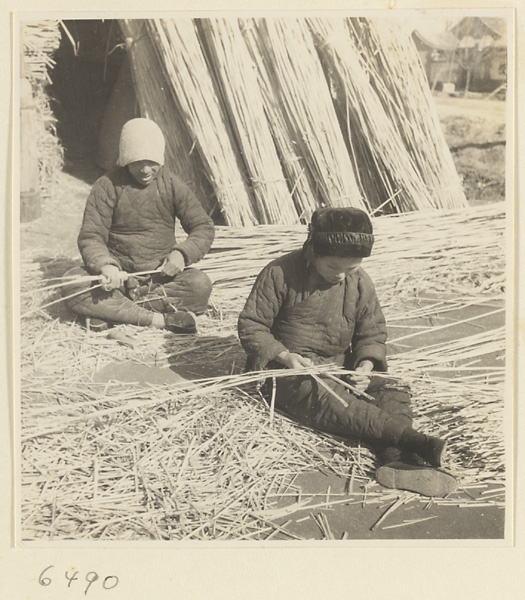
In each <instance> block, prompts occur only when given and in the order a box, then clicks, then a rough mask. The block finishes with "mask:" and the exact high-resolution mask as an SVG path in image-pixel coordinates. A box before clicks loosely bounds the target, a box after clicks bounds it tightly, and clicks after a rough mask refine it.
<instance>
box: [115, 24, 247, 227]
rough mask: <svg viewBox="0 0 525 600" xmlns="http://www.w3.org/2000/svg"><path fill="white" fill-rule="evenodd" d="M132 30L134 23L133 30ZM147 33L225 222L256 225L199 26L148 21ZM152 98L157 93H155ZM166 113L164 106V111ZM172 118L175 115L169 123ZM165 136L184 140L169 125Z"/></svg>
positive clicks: (164, 81)
mask: <svg viewBox="0 0 525 600" xmlns="http://www.w3.org/2000/svg"><path fill="white" fill-rule="evenodd" d="M129 24H130V22H129V21H128V22H127V26H129ZM124 27H126V25H125V26H124ZM143 31H144V34H143V35H146V36H150V37H151V38H152V40H154V45H155V46H156V49H157V52H158V56H159V57H160V59H161V61H162V65H163V76H162V79H163V81H162V85H161V88H162V87H164V88H165V89H166V90H167V93H168V94H169V95H170V96H171V98H172V101H173V102H174V103H175V104H176V106H177V109H178V111H179V114H180V116H181V119H182V120H183V122H184V123H185V126H186V127H187V129H188V133H189V136H190V138H191V139H192V144H193V150H192V152H196V153H198V154H199V158H200V161H201V163H202V165H203V166H204V169H203V170H204V174H205V175H206V177H207V178H208V179H209V181H210V184H211V186H212V187H213V190H214V193H215V195H216V197H217V200H218V203H219V206H220V208H221V211H222V213H223V217H224V221H225V222H226V224H236V225H239V226H242V225H253V224H254V223H256V222H257V219H256V217H255V215H254V211H253V207H252V204H251V200H250V195H249V193H248V190H247V188H246V181H245V176H244V173H243V165H242V162H241V160H240V157H239V156H238V153H237V152H236V151H235V141H234V138H233V136H232V133H231V130H230V128H229V126H228V123H227V118H226V116H225V115H224V113H223V111H222V109H221V106H220V104H219V99H218V96H217V91H216V88H215V86H214V83H213V80H212V77H211V74H210V72H209V69H208V66H207V64H206V60H205V57H204V55H203V52H202V47H201V44H200V42H199V39H198V37H197V34H196V31H195V26H194V23H193V21H192V20H191V19H154V20H148V21H144V30H143ZM136 42H139V43H140V41H139V40H136ZM132 47H133V46H132ZM136 47H137V46H136ZM137 48H138V47H137ZM139 53H140V51H139V50H137V54H139ZM150 93H151V94H153V93H155V92H154V91H153V90H150ZM150 99H151V95H150ZM166 109H167V107H166V106H163V110H166ZM169 118H170V114H168V115H167V117H166V120H168V119H169ZM164 133H165V135H166V137H167V138H170V137H171V136H176V135H178V132H177V130H175V131H173V130H171V129H170V127H169V124H168V129H167V130H166V131H165V132H164Z"/></svg>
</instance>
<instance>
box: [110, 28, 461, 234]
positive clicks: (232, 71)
mask: <svg viewBox="0 0 525 600" xmlns="http://www.w3.org/2000/svg"><path fill="white" fill-rule="evenodd" d="M122 28H123V31H124V33H125V35H126V37H127V38H128V40H129V42H130V44H129V47H130V49H131V54H132V57H133V62H134V64H135V65H136V68H135V83H136V86H137V93H138V96H139V99H140V104H141V108H142V112H143V113H144V114H146V115H147V114H151V115H152V116H154V117H155V119H156V120H158V121H159V122H161V125H162V126H163V128H164V129H165V131H166V132H167V138H168V145H170V143H171V144H172V146H174V152H173V155H174V156H173V160H174V161H177V157H181V165H182V166H181V169H182V170H183V169H184V165H185V164H186V163H188V162H189V163H194V162H195V159H194V158H193V157H190V156H189V155H190V154H192V153H193V154H194V155H197V156H198V162H199V165H200V166H202V171H203V173H204V175H205V176H206V177H207V178H208V180H209V182H210V184H211V186H212V188H213V191H214V193H215V196H216V198H217V202H218V204H219V206H220V208H221V210H222V211H223V215H224V220H225V222H226V224H227V225H230V226H244V225H251V224H254V223H256V222H257V223H273V224H276V223H287V224H293V223H295V222H297V221H298V219H299V218H301V217H302V218H303V220H305V219H306V220H307V218H308V215H309V214H310V213H311V211H312V210H314V209H315V208H317V207H318V206H320V205H323V204H324V205H329V206H349V205H351V206H358V207H361V208H364V209H366V210H368V211H369V212H379V211H381V210H382V211H383V212H405V211H410V210H416V209H427V208H440V207H446V208H449V209H450V208H454V207H460V206H465V205H466V200H465V197H464V194H463V192H462V190H461V183H460V181H459V178H458V176H457V174H456V171H455V167H454V165H453V162H452V158H451V156H450V152H449V150H448V148H447V146H446V144H445V141H444V137H443V134H442V132H441V129H440V126H439V122H438V120H437V116H436V112H435V109H434V107H433V106H432V100H431V98H430V92H429V90H428V85H427V82H426V80H425V77H424V74H423V72H422V70H421V67H420V65H419V61H418V57H417V54H416V52H415V49H414V48H413V47H412V42H411V40H410V39H408V38H407V39H405V38H404V37H403V35H402V33H401V32H400V31H399V30H398V29H397V28H396V27H395V26H394V25H389V24H385V23H384V22H383V21H381V20H378V19H376V20H374V19H364V18H355V19H342V18H340V19H320V18H312V19H291V18H280V19H273V18H272V19H262V18H261V19H194V20H192V19H156V20H152V21H150V20H148V21H131V20H128V21H122ZM314 41H315V42H314ZM159 90H160V91H159ZM332 92H333V94H332ZM172 114H173V115H174V116H173V123H171V122H170V119H171V118H172ZM179 135H180V136H181V137H182V138H184V139H183V141H181V142H180V143H179V145H178V147H177V148H175V143H173V142H170V141H169V140H175V139H178V136H179ZM188 146H190V147H189V148H188ZM188 168H189V171H190V178H193V177H194V175H192V174H191V173H192V169H193V171H194V170H195V168H194V166H191V165H190V166H189V167H188ZM208 196H209V192H208Z"/></svg>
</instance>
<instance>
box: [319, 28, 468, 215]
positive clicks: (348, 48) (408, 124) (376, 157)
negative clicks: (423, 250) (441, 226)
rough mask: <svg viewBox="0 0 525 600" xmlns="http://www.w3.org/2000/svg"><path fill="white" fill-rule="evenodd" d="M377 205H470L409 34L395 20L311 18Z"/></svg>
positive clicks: (358, 167) (369, 193)
mask: <svg viewBox="0 0 525 600" xmlns="http://www.w3.org/2000/svg"><path fill="white" fill-rule="evenodd" d="M308 23H309V26H310V29H311V31H312V33H313V35H314V37H315V40H316V44H317V48H318V51H319V54H320V57H321V59H322V62H323V64H324V66H325V70H326V72H327V76H328V77H329V79H330V80H331V81H332V82H333V85H334V87H335V89H336V100H335V101H336V104H337V107H338V114H339V116H340V118H341V119H342V120H343V122H344V123H345V124H346V125H345V127H343V131H345V133H346V134H347V142H348V144H349V146H350V147H351V149H352V150H351V152H352V154H353V156H354V157H355V165H356V172H357V173H358V176H359V181H360V184H361V186H362V188H363V190H364V193H365V194H366V195H367V196H368V197H369V198H371V199H373V200H372V202H373V205H374V208H375V210H376V211H377V210H378V208H379V207H384V209H385V210H386V211H387V212H391V210H392V208H393V209H395V211H399V212H405V211H410V210H417V209H427V208H434V207H439V208H445V207H446V208H455V207H462V206H466V205H467V201H466V198H465V195H464V193H463V191H462V187H461V182H460V180H459V177H458V175H457V172H456V169H455V167H454V164H453V161H452V157H451V155H450V151H449V149H448V147H447V145H446V143H445V139H444V136H443V133H442V130H441V127H440V124H439V121H438V119H437V114H436V111H435V108H434V106H433V105H432V98H431V97H430V93H429V90H428V84H427V82H426V79H425V75H424V73H423V70H422V68H421V65H420V63H419V60H418V57H417V52H416V49H415V47H414V45H413V43H412V41H411V40H410V39H409V38H408V37H407V36H404V35H403V34H402V33H401V31H400V28H399V25H398V24H396V23H395V22H394V21H393V20H392V19H381V18H377V19H369V18H366V19H365V18H350V19H320V18H315V19H308Z"/></svg>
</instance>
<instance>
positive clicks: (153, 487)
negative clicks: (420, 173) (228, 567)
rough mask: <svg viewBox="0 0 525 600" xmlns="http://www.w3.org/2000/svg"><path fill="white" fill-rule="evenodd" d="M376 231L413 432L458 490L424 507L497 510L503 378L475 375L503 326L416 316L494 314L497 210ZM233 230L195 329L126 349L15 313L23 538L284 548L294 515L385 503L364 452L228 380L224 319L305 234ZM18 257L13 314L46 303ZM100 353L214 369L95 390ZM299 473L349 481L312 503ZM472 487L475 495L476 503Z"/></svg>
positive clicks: (138, 334) (30, 268) (141, 334)
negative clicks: (428, 439) (19, 292)
mask: <svg viewBox="0 0 525 600" xmlns="http://www.w3.org/2000/svg"><path fill="white" fill-rule="evenodd" d="M375 229H376V231H377V238H378V241H377V248H376V251H375V253H374V255H373V257H372V258H371V259H370V260H369V261H368V266H367V270H368V271H369V272H370V273H373V277H374V279H375V281H376V283H377V287H378V289H379V290H380V297H382V298H383V299H384V300H383V305H384V307H385V313H386V316H387V321H389V322H390V323H391V324H393V326H394V327H393V331H394V333H393V334H392V335H391V337H393V338H395V337H397V338H398V340H401V341H398V345H397V346H396V348H397V349H398V354H396V355H394V356H392V357H391V359H390V365H391V373H392V374H393V375H395V376H398V377H401V378H402V379H403V380H405V381H408V382H409V383H410V385H411V387H412V390H413V393H414V408H415V414H416V424H417V425H418V426H421V427H422V428H424V429H425V430H426V431H428V432H432V433H435V434H438V435H441V436H443V437H446V438H447V439H448V440H449V447H450V453H449V454H450V461H449V463H448V464H447V465H446V466H447V468H448V469H450V470H451V471H452V472H454V473H455V474H456V475H457V476H458V479H459V482H460V489H459V490H458V492H456V493H454V494H453V495H451V496H449V497H448V498H446V499H443V500H440V501H435V502H436V503H441V504H449V505H454V506H465V505H468V506H471V507H476V506H477V507H484V506H502V505H503V502H504V493H505V490H504V487H505V452H504V436H503V432H502V419H503V388H502V385H503V382H504V369H503V365H502V364H500V363H498V361H494V360H493V359H492V362H489V363H488V366H486V364H487V362H486V359H487V358H488V359H490V357H491V356H492V355H493V354H494V352H495V348H497V349H498V352H500V353H501V354H502V355H503V352H504V342H505V333H504V330H503V328H502V327H501V326H499V325H494V326H493V327H492V328H490V327H485V328H486V329H487V330H486V331H484V330H483V331H480V332H479V333H478V332H476V333H474V334H472V335H468V336H467V337H457V338H455V337H454V335H452V336H451V339H450V340H449V341H447V342H443V343H439V344H438V343H435V342H433V343H431V344H430V345H429V344H428V337H427V338H424V337H419V336H424V335H426V336H428V335H429V333H432V331H433V328H432V326H431V325H428V324H427V325H426V326H421V325H418V323H421V319H425V318H427V317H429V316H431V317H432V318H433V319H434V322H436V323H437V324H438V325H437V328H439V327H441V326H442V324H447V325H448V324H449V323H448V322H447V321H445V320H444V319H446V318H447V316H448V315H449V314H450V312H451V311H452V310H457V309H458V308H462V307H465V306H468V305H473V304H476V305H479V306H480V307H482V308H484V307H487V311H486V312H487V313H488V312H491V311H492V310H497V309H498V308H500V307H502V300H503V293H504V287H503V286H504V256H505V255H504V252H502V245H503V241H504V240H503V233H504V211H503V206H501V205H493V206H488V207H485V208H476V209H470V210H462V211H455V212H452V213H447V214H443V213H432V214H431V215H424V214H422V213H418V214H414V215H402V216H395V217H394V216H389V217H380V218H378V219H376V220H375ZM238 233H240V232H237V231H235V230H233V231H230V230H227V229H219V231H218V236H217V244H216V245H215V250H216V251H215V252H214V253H212V254H209V255H208V256H207V257H206V259H205V260H204V261H203V263H202V267H203V268H205V269H206V270H207V272H208V273H209V274H210V275H211V276H212V278H213V279H214V280H215V282H216V287H215V292H214V304H215V307H216V310H214V311H211V312H210V313H209V314H208V315H206V316H203V317H199V325H200V331H201V334H200V336H190V337H186V338H184V339H180V338H176V337H174V336H171V335H170V334H167V333H164V332H161V331H154V330H151V331H150V330H143V329H140V328H134V327H124V329H125V330H126V331H127V332H128V333H129V334H130V335H131V336H133V337H134V340H135V342H136V343H135V348H128V347H125V346H120V345H118V344H117V343H116V342H115V341H113V340H109V339H107V338H106V337H105V335H104V334H95V333H87V334H86V332H85V331H83V330H82V328H81V327H80V326H79V325H78V324H77V323H75V322H72V321H69V320H67V319H62V320H60V319H57V318H53V317H51V316H49V315H47V316H46V315H45V314H43V313H39V314H37V315H36V316H35V317H34V318H29V319H27V320H24V321H23V331H22V357H21V358H22V360H21V365H22V381H21V385H22V400H21V430H20V435H21V447H22V452H21V476H22V497H21V501H22V537H23V538H24V539H26V540H52V539H54V540H64V539H70V540H100V539H103V540H144V539H153V540H226V539H247V540H261V539H268V538H270V539H275V538H277V539H295V537H296V534H295V533H293V526H292V525H293V523H294V519H296V518H297V516H298V514H300V515H301V517H302V516H303V515H304V512H300V511H304V510H305V509H309V510H310V511H312V510H317V509H319V510H321V508H322V509H325V508H327V507H335V506H337V505H338V504H341V503H345V504H355V505H356V509H357V507H358V506H359V505H362V504H363V503H366V504H368V503H381V504H383V503H385V502H393V501H395V500H396V499H397V498H398V497H399V493H398V492H395V491H385V490H382V489H381V488H380V487H379V486H377V484H373V483H372V482H371V477H373V471H374V466H375V459H374V456H373V454H372V453H371V452H370V451H369V450H368V449H367V448H366V447H362V446H356V445H353V444H347V443H344V442H342V441H340V440H337V439H334V438H332V437H330V436H324V435H322V434H318V433H314V432H311V431H309V430H307V429H305V428H302V427H300V426H298V425H296V424H293V423H291V422H290V421H288V420H287V419H286V418H284V417H281V416H280V415H278V414H275V415H272V414H271V411H270V410H269V408H268V407H267V406H266V405H265V404H264V402H263V401H262V400H261V398H260V397H259V395H258V392H257V390H256V387H255V381H256V380H257V379H260V378H261V377H263V375H261V374H254V375H253V374H252V375H247V374H240V373H239V371H240V366H241V364H242V362H241V361H242V356H243V353H242V350H241V349H240V347H239V344H238V343H237V341H236V339H235V323H236V315H237V313H238V311H239V310H240V308H241V307H242V303H243V301H244V299H245V297H246V295H247V292H248V290H249V287H250V286H251V282H252V280H253V277H254V276H255V274H256V273H257V272H258V271H259V269H260V268H261V266H262V264H263V263H266V262H267V261H268V260H269V259H270V258H272V257H273V255H274V254H281V252H282V251H285V250H288V249H293V248H296V247H299V246H300V244H301V243H302V242H303V241H304V238H305V228H299V227H297V228H295V229H291V228H288V229H285V228H272V227H258V228H255V229H254V230H251V231H244V237H243V236H241V235H237V234H238ZM263 248H265V249H267V250H268V252H267V253H266V257H265V258H261V254H262V252H263ZM30 260H31V257H26V258H25V259H24V265H23V269H22V275H23V291H24V292H25V291H30V290H31V291H32V294H33V298H32V299H31V295H24V296H23V299H24V304H25V307H24V310H25V309H27V308H29V307H30V306H31V302H37V301H40V302H41V301H42V300H43V299H44V298H45V299H50V298H53V294H54V293H55V292H54V290H48V291H42V292H38V287H44V286H45V285H46V282H45V279H43V277H42V271H41V270H40V269H39V268H38V267H37V266H36V265H35V264H34V263H31V262H30ZM484 270H486V273H483V271H484ZM230 276H231V277H232V281H231V282H230V280H229V277H230ZM397 283H399V285H397V287H396V284H397ZM444 291H446V292H447V295H446V296H445V295H444V294H443V292H444ZM432 292H436V294H433V293H432ZM451 296H452V297H451ZM489 303H490V304H491V306H490V307H489ZM492 305H493V306H494V308H492ZM440 319H443V321H441V320H440ZM414 323H416V324H415V325H414ZM399 324H403V325H404V326H406V325H407V324H408V327H409V333H408V334H406V335H410V336H412V337H411V342H417V341H418V340H425V339H426V340H427V341H425V342H423V341H422V342H421V343H419V346H418V347H416V348H414V347H413V346H412V348H408V349H407V350H406V351H403V352H399V348H402V344H403V343H405V341H408V340H407V338H406V335H401V336H400V335H397V334H395V331H396V327H395V326H396V325H399ZM411 325H413V327H414V328H413V329H410V326H411ZM456 325H458V323H456ZM434 329H436V328H434ZM403 337H405V340H402V339H401V338H403ZM431 338H432V336H431ZM225 357H226V358H225ZM481 359H483V360H484V362H483V363H478V362H476V361H479V360H481ZM234 360H235V361H236V368H235V369H232V368H231V367H232V363H233V361H234ZM115 361H117V362H123V361H134V362H136V363H137V364H138V363H143V364H146V365H156V366H158V367H164V368H168V367H169V366H172V367H173V368H174V369H175V370H176V369H177V367H179V366H182V365H184V364H186V365H192V363H195V364H197V363H201V364H216V363H218V362H221V361H223V364H224V375H223V376H222V377H220V378H211V379H207V380H200V381H192V382H183V383H181V384H177V385H171V386H161V385H155V386H153V385H151V386H139V385H136V384H135V385H134V384H123V383H119V382H113V383H111V382H110V383H105V384H100V383H95V380H94V379H93V374H94V373H95V372H96V371H97V370H99V369H100V368H101V367H103V366H106V365H109V364H111V363H114V362H115ZM231 370H233V372H232V373H231V374H230V375H228V374H227V373H228V372H229V371H231ZM279 375H283V372H282V371H281V372H280V373H279ZM321 375H322V373H321ZM312 469H314V470H315V469H319V470H323V471H326V472H332V473H334V472H335V473H337V474H338V475H340V476H341V477H343V478H346V479H347V480H348V482H349V493H348V494H346V493H345V494H342V495H335V494H334V495H332V496H330V495H329V494H328V495H327V497H326V498H324V497H323V499H322V502H320V500H319V497H318V496H316V495H315V493H314V492H312V493H311V494H308V493H305V491H304V490H301V489H300V487H298V486H297V485H296V483H295V478H296V476H297V475H298V474H300V473H301V472H303V471H309V470H312ZM495 486H497V487H495ZM469 490H472V491H473V490H485V492H486V493H484V494H480V495H479V496H477V499H475V496H474V495H471V494H470V491H469ZM317 493H318V492H317ZM405 500H407V501H411V502H425V503H426V502H427V500H426V499H421V498H419V497H412V496H411V497H410V498H409V499H405ZM326 535H327V536H328V533H327V534H326Z"/></svg>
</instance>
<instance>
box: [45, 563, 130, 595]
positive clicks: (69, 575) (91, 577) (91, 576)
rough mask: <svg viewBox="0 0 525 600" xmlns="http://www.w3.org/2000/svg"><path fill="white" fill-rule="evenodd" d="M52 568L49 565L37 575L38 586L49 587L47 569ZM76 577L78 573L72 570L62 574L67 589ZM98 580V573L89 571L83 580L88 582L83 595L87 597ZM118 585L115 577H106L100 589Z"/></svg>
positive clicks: (49, 579)
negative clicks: (65, 580)
mask: <svg viewBox="0 0 525 600" xmlns="http://www.w3.org/2000/svg"><path fill="white" fill-rule="evenodd" d="M53 567H54V565H49V567H46V568H45V569H44V570H43V571H42V572H41V573H40V575H39V577H38V583H39V584H40V585H43V586H48V585H51V583H52V580H51V577H48V576H47V575H46V573H47V571H49V569H52V568H53ZM78 575H79V571H77V570H76V569H74V570H73V571H72V572H68V571H66V572H65V573H64V577H65V578H66V579H67V587H68V588H70V587H71V584H72V583H73V582H74V581H78ZM99 579H100V577H99V575H98V573H96V572H95V571H90V572H89V573H87V574H86V577H85V580H86V581H87V582H88V584H87V586H86V589H85V590H84V595H87V593H88V591H89V588H90V587H91V586H92V585H93V584H94V583H95V581H98V580H99ZM118 583H119V578H118V577H117V576H116V575H108V576H107V577H105V578H104V580H103V581H102V588H103V589H105V590H112V589H113V588H115V587H117V585H118Z"/></svg>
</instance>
